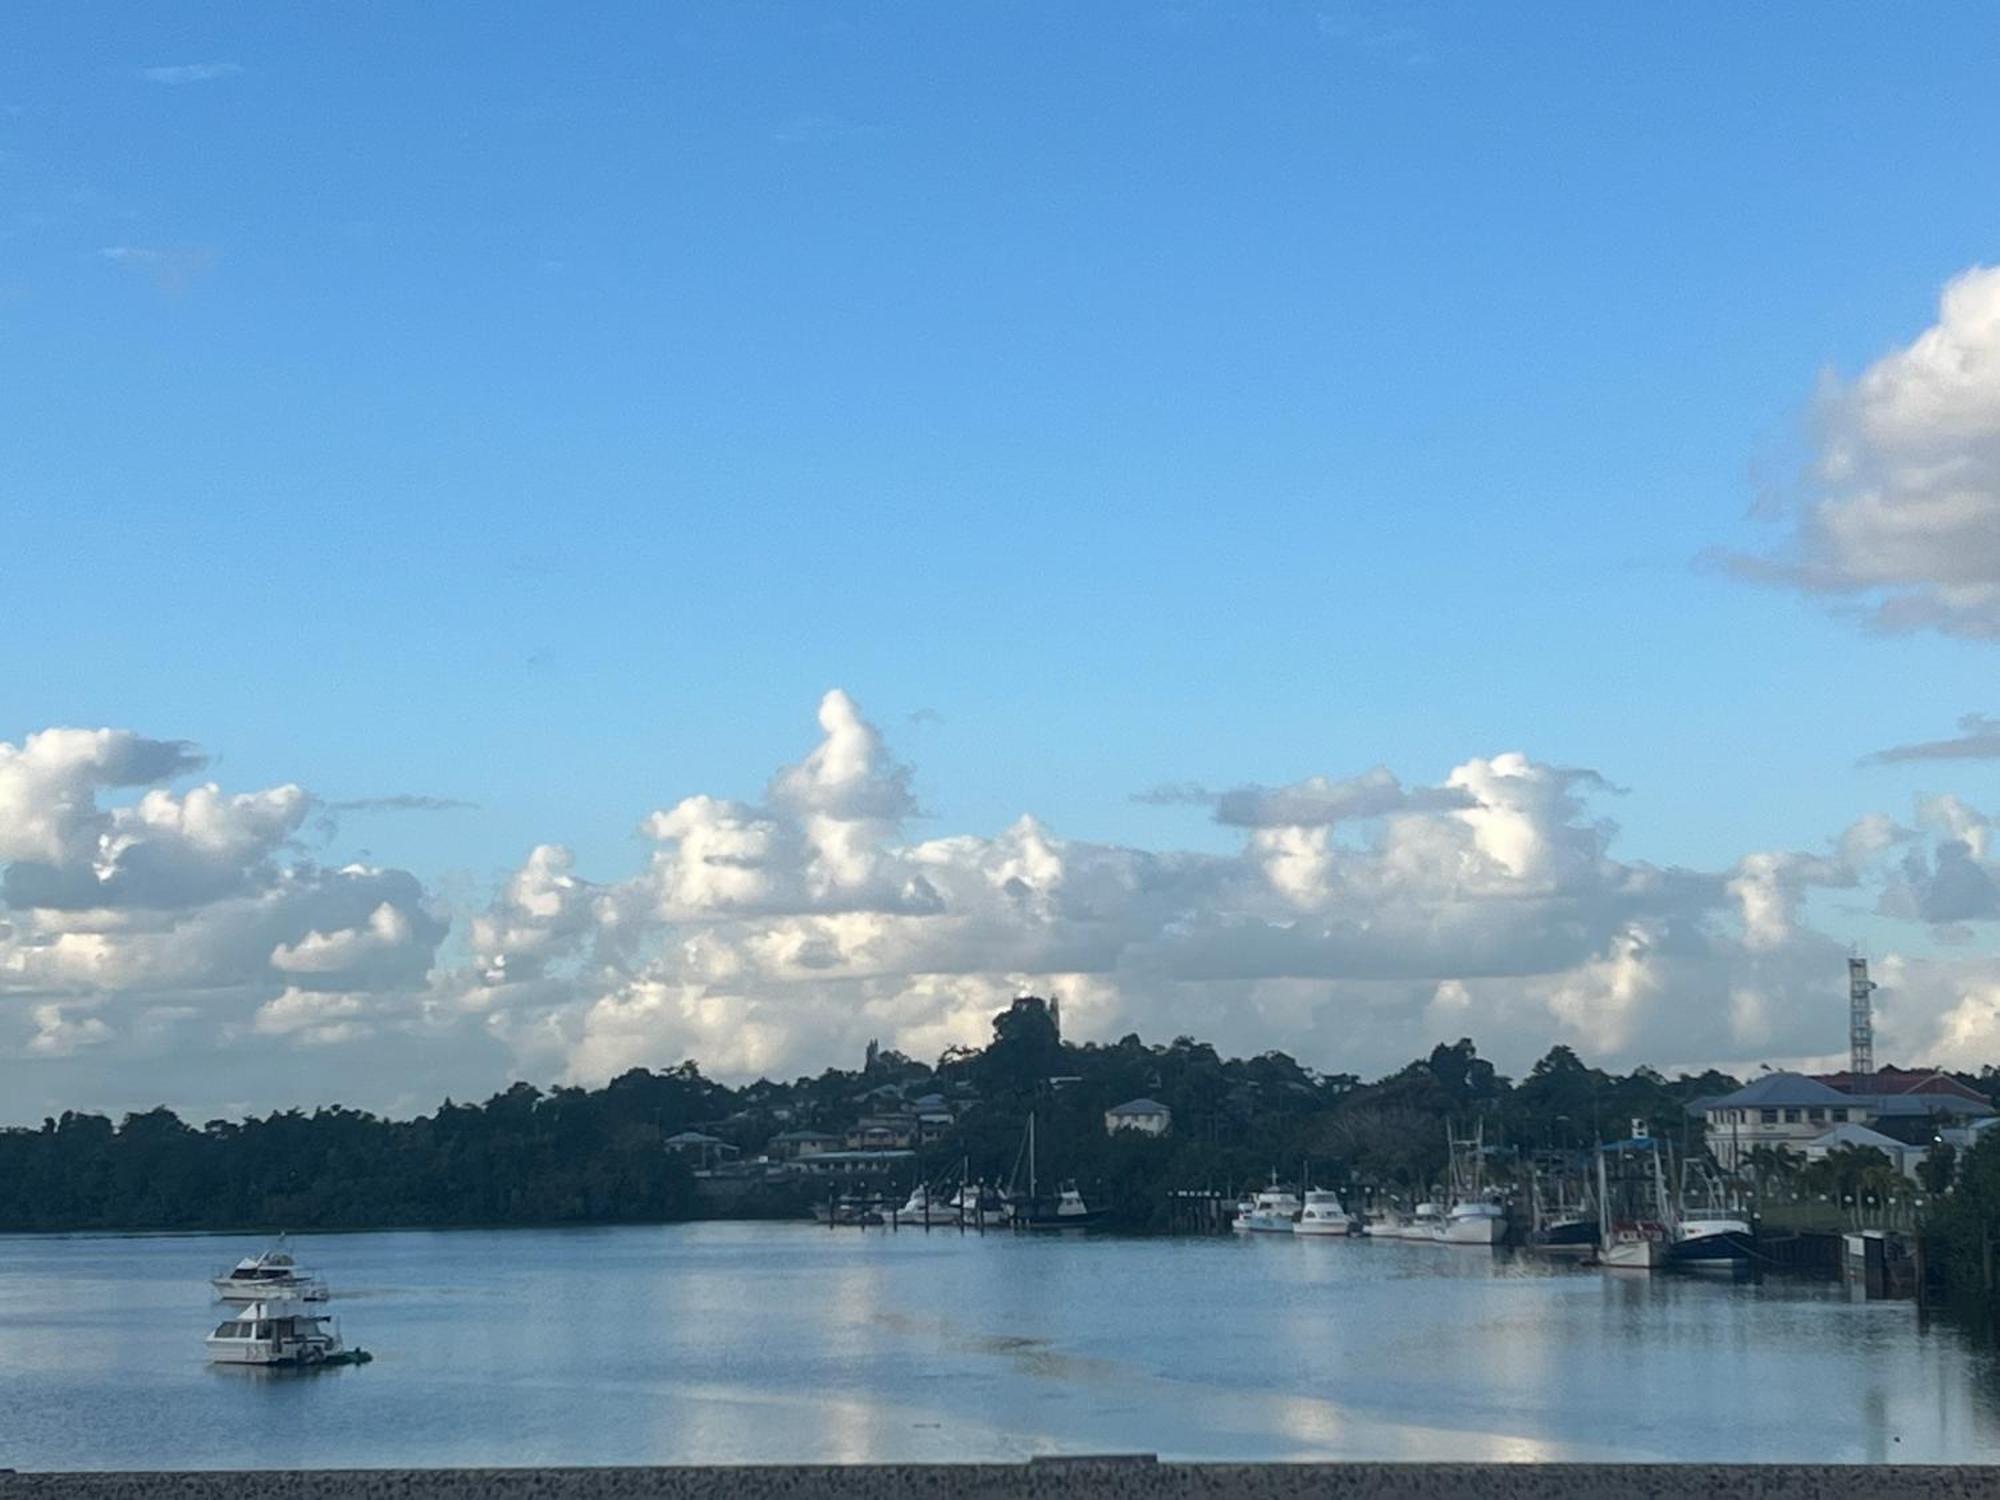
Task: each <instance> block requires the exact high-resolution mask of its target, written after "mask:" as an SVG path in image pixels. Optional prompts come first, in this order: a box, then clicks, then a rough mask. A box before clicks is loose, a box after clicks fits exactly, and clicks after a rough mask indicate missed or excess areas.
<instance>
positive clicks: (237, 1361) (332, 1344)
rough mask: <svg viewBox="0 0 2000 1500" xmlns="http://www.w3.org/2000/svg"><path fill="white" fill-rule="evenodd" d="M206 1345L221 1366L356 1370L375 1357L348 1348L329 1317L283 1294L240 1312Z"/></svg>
mask: <svg viewBox="0 0 2000 1500" xmlns="http://www.w3.org/2000/svg"><path fill="white" fill-rule="evenodd" d="M206 1342H207V1344H208V1357H209V1360H210V1362H212V1363H214V1364H218V1365H277V1366H304V1365H355V1364H365V1363H367V1361H368V1360H369V1359H370V1358H371V1357H372V1356H370V1355H369V1354H368V1352H367V1351H366V1350H363V1349H349V1348H348V1347H347V1346H346V1345H345V1344H343V1343H342V1342H341V1340H340V1330H339V1329H338V1328H337V1327H335V1326H334V1323H333V1319H332V1318H331V1316H329V1315H328V1314H327V1313H325V1312H323V1311H321V1310H319V1309H317V1308H315V1307H312V1306H310V1305H309V1304H308V1303H307V1302H306V1301H305V1299H304V1298H302V1297H294V1296H283V1295H277V1294H274V1295H272V1296H270V1297H265V1298H259V1299H257V1300H255V1301H252V1302H250V1303H247V1304H245V1305H244V1306H243V1307H241V1308H238V1309H236V1310H234V1311H233V1312H232V1313H231V1314H230V1316H229V1317H228V1318H227V1319H225V1320H224V1321H223V1322H222V1323H220V1324H218V1325H217V1326H216V1330H215V1332H213V1333H211V1334H210V1335H209V1336H208V1338H207V1340H206Z"/></svg>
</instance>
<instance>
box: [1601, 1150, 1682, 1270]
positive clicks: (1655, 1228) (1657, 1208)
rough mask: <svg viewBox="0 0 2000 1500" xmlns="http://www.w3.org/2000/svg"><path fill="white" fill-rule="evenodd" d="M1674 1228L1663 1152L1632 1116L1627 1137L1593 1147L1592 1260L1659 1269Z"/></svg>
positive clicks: (1616, 1266) (1664, 1262)
mask: <svg viewBox="0 0 2000 1500" xmlns="http://www.w3.org/2000/svg"><path fill="white" fill-rule="evenodd" d="M1678 1227H1679V1221H1678V1216H1677V1215H1676V1213H1675V1211H1674V1202H1673V1194H1672V1193H1670V1192H1669V1191H1668V1190H1667V1173H1666V1166H1665V1152H1664V1150H1663V1149H1662V1147H1661V1145H1660V1143H1659V1142H1658V1141H1657V1140H1655V1139H1654V1138H1653V1137H1652V1136H1651V1135H1650V1134H1648V1132H1647V1129H1646V1122H1645V1121H1644V1120H1634V1121H1633V1122H1632V1134H1631V1136H1630V1137H1629V1138H1628V1139H1626V1140H1622V1141H1607V1142H1605V1143H1604V1144H1603V1145H1601V1146H1599V1147H1598V1148H1597V1229H1598V1234H1597V1262H1598V1264H1599V1265H1601V1266H1605V1267H1608V1268H1610V1269H1613V1270H1622V1271H1657V1270H1661V1269H1664V1268H1665V1267H1666V1265H1667V1264H1668V1260H1669V1254H1670V1250H1671V1247H1672V1245H1673V1242H1674V1239H1675V1237H1676V1232H1677V1229H1678Z"/></svg>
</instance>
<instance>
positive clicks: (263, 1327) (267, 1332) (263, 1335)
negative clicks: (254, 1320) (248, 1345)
mask: <svg viewBox="0 0 2000 1500" xmlns="http://www.w3.org/2000/svg"><path fill="white" fill-rule="evenodd" d="M270 1336H271V1325H270V1324H269V1323H259V1324H258V1325H257V1331H256V1333H254V1334H253V1335H251V1337H253V1338H260V1339H267V1338H269V1337H270Z"/></svg>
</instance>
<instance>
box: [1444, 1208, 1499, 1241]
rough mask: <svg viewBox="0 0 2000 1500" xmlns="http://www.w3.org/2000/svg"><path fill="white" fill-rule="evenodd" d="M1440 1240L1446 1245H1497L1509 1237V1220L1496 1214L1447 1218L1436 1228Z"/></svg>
mask: <svg viewBox="0 0 2000 1500" xmlns="http://www.w3.org/2000/svg"><path fill="white" fill-rule="evenodd" d="M1436 1234H1437V1238H1438V1241H1439V1242H1440V1243H1441V1244H1446V1245H1497V1244H1499V1243H1500V1242H1501V1241H1502V1240H1504V1239H1505V1238H1506V1237H1507V1221H1506V1220H1505V1219H1502V1218H1500V1217H1498V1216H1496V1215H1488V1214H1480V1215H1478V1216H1477V1217H1474V1218H1465V1219H1447V1220H1446V1221H1445V1222H1444V1223H1443V1224H1441V1225H1439V1226H1438V1228H1437V1230H1436Z"/></svg>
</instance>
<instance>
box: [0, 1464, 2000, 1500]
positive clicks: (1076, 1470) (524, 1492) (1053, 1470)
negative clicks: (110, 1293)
mask: <svg viewBox="0 0 2000 1500" xmlns="http://www.w3.org/2000/svg"><path fill="white" fill-rule="evenodd" d="M1996 1494H2000V1469H1991V1468H1941V1467H1916V1466H1910V1467H1901V1466H1899V1467H1889V1468H1867V1467H1860V1466H1852V1467H1850V1466H1841V1465H1799V1464H1778V1465H1770V1466H1737V1465H1709V1464H1686V1465H1681V1464H1629V1465H1621V1464H1491V1465H1486V1464H1156V1463H1153V1462H1151V1461H1150V1460H1134V1461H1090V1460H1074V1459H1071V1460H1055V1461H1050V1460H1040V1461H1037V1462H1034V1463H1029V1464H1022V1465H1010V1464H937V1465H922V1464H908V1465H857V1466H853V1467H839V1466H835V1467H790V1466H786V1467H777V1466H773V1467H768V1468H766V1467H752V1468H669V1469H483V1470H482V1469H433V1470H411V1469H403V1470H396V1469H379V1470H371V1469H354V1470H344V1471H322V1472H317V1473H314V1472H292V1473H199V1474H20V1475H16V1474H11V1473H8V1472H5V1471H0V1500H419V1497H421V1500H488V1497H491V1500H808V1497H815V1500H816V1497H822V1496H824V1497H827V1500H1153V1497H1163V1500H1308V1497H1310V1500H1446V1497H1451V1500H1456V1497H1460V1496H1463V1497H1467V1500H1596V1497H1598V1496H1621V1497H1630V1500H1668V1497H1678V1496H1689V1497H1694V1496H1722V1495H1755V1496H1757V1497H1759V1500H1864V1497H1865V1500H1919V1497H1922V1500H1961V1497H1971V1496H1982V1497H1986V1496H1994V1495H1996Z"/></svg>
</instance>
